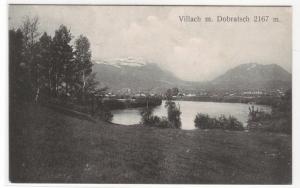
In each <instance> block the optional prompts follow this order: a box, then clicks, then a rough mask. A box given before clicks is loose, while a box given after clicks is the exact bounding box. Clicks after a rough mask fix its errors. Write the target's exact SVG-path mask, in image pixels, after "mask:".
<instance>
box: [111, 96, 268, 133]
mask: <svg viewBox="0 0 300 188" xmlns="http://www.w3.org/2000/svg"><path fill="white" fill-rule="evenodd" d="M175 103H176V104H177V105H179V106H180V110H181V123H182V129H186V130H190V129H195V126H194V119H195V116H196V114H197V113H203V114H208V115H209V116H211V117H218V116H220V115H225V116H226V117H228V116H229V115H232V116H234V117H236V118H237V119H238V120H239V121H240V122H242V123H243V125H244V126H246V125H247V120H248V113H249V109H248V108H249V106H250V105H249V104H242V103H220V102H198V101H175ZM254 106H255V109H256V108H258V109H260V110H263V111H265V112H268V113H270V112H271V108H270V107H268V106H264V105H254ZM140 110H141V108H133V109H123V110H114V111H112V113H113V115H114V117H113V119H112V122H113V123H117V124H121V125H134V124H138V123H140V121H141V115H140ZM153 114H154V115H157V116H159V117H162V116H165V117H167V110H166V108H165V101H163V103H162V105H160V106H157V107H155V108H154V110H153Z"/></svg>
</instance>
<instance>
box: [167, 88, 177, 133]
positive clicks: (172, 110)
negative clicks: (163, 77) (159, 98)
mask: <svg viewBox="0 0 300 188" xmlns="http://www.w3.org/2000/svg"><path fill="white" fill-rule="evenodd" d="M165 95H166V99H167V101H166V103H165V107H166V108H167V110H168V120H169V122H170V123H171V125H172V127H174V128H180V127H181V119H180V115H181V111H180V107H177V106H176V104H175V102H174V101H172V96H173V92H172V89H168V90H167V92H166V94H165Z"/></svg>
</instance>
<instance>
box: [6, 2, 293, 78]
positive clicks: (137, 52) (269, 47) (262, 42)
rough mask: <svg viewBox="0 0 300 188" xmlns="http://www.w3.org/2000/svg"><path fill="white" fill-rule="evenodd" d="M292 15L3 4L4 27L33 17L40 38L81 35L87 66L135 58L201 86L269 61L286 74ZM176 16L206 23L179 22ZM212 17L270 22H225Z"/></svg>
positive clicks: (266, 10)
mask: <svg viewBox="0 0 300 188" xmlns="http://www.w3.org/2000/svg"><path fill="white" fill-rule="evenodd" d="M291 15H292V10H291V8H289V7H221V6H213V7H212V6H65V5H64V6H62V5H59V6H58V5H56V6H55V5H10V7H9V28H18V27H19V26H20V25H21V24H22V20H24V18H25V16H29V17H34V16H38V17H39V21H40V24H39V30H40V31H41V32H47V33H49V34H50V35H52V36H53V35H54V33H55V30H56V29H58V27H59V26H60V25H61V24H64V25H66V26H67V27H68V28H69V29H70V30H71V33H72V34H73V36H74V39H76V37H78V36H79V35H80V34H83V35H85V36H86V37H88V39H89V40H90V43H91V51H92V59H93V60H106V61H110V60H113V59H126V58H130V59H137V60H138V61H141V60H142V61H145V62H152V63H157V64H158V65H160V66H161V67H162V68H164V69H167V70H169V71H171V72H173V73H174V74H175V75H176V76H177V77H179V78H181V79H183V80H189V81H208V80H211V79H214V78H216V77H217V76H219V75H221V74H223V73H224V72H225V71H227V70H229V69H231V68H233V67H235V66H237V65H240V64H244V63H259V64H272V63H275V64H278V65H280V66H282V67H283V68H284V69H286V70H287V71H289V72H291V69H292V28H291V26H292V24H291ZM179 16H190V17H196V16H199V17H201V18H204V17H211V18H212V19H213V22H204V21H203V20H202V21H201V22H181V21H180V19H179ZM217 16H222V17H226V16H230V17H232V16H241V17H245V16H248V17H249V18H251V19H253V16H269V21H268V22H264V23H254V22H250V23H241V22H240V23H232V22H226V23H225V22H217V19H216V18H217ZM272 18H278V19H279V22H273V19H272ZM73 41H74V40H73Z"/></svg>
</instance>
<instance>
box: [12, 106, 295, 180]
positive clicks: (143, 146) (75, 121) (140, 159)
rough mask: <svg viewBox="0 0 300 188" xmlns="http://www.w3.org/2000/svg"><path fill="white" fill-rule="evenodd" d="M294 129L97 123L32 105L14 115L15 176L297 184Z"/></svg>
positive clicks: (20, 177) (13, 157)
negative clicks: (291, 132)
mask: <svg viewBox="0 0 300 188" xmlns="http://www.w3.org/2000/svg"><path fill="white" fill-rule="evenodd" d="M291 147H292V146H291V136H290V135H286V134H275V133H267V132H242V131H222V130H209V131H201V130H193V131H187V130H177V129H157V128H151V127H142V126H140V125H136V126H120V125H114V124H110V123H106V122H102V121H97V122H92V121H88V120H85V119H79V118H77V117H76V116H70V115H68V114H63V113H59V112H56V111H54V110H52V109H49V108H46V107H42V106H39V105H34V104H27V105H24V106H19V108H18V109H14V111H13V112H11V118H10V149H11V150H10V167H11V168H10V179H11V181H13V182H43V183H47V182H52V183H53V182H57V183H63V182H73V183H200V184H201V183H230V184H231V183H238V184H240V183H243V184H253V183H255V184H275V183H279V184H288V183H291Z"/></svg>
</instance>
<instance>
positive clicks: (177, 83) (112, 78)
mask: <svg viewBox="0 0 300 188" xmlns="http://www.w3.org/2000/svg"><path fill="white" fill-rule="evenodd" d="M93 71H94V72H96V73H97V76H96V78H97V79H98V80H99V81H100V83H101V86H102V87H103V86H108V87H109V88H110V89H111V90H113V91H118V90H122V89H125V90H126V88H130V89H131V90H132V91H149V90H152V91H158V92H160V91H164V90H166V89H168V88H171V87H184V86H186V85H187V82H185V81H182V80H180V79H178V78H177V77H176V76H174V75H173V74H172V73H171V72H169V71H167V70H163V69H161V68H160V67H159V66H158V65H157V64H154V63H147V62H143V61H141V60H136V59H130V58H126V59H114V60H110V61H101V60H98V61H94V66H93Z"/></svg>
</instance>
